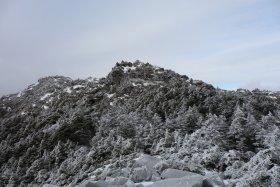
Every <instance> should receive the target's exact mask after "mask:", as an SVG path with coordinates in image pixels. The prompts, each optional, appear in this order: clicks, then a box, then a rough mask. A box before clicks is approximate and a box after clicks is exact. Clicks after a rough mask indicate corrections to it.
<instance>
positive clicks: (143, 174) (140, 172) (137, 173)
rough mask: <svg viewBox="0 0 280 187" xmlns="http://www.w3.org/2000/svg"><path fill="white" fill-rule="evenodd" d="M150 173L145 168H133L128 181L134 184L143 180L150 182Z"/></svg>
mask: <svg viewBox="0 0 280 187" xmlns="http://www.w3.org/2000/svg"><path fill="white" fill-rule="evenodd" d="M150 178H151V172H150V171H148V169H147V168H146V166H144V167H138V168H134V170H133V172H132V174H131V175H130V179H131V180H132V181H134V182H142V181H145V180H150Z"/></svg>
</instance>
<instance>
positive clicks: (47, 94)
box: [40, 93, 53, 101]
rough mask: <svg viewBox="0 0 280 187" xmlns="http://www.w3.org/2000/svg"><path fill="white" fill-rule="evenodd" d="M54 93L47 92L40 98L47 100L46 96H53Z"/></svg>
mask: <svg viewBox="0 0 280 187" xmlns="http://www.w3.org/2000/svg"><path fill="white" fill-rule="evenodd" d="M52 94H53V93H46V94H45V95H43V96H42V97H41V98H40V101H43V100H45V99H46V98H48V97H49V96H51V95H52Z"/></svg>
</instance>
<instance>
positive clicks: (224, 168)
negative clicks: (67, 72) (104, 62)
mask: <svg viewBox="0 0 280 187" xmlns="http://www.w3.org/2000/svg"><path fill="white" fill-rule="evenodd" d="M89 80H90V79H86V80H71V79H69V78H66V77H61V76H55V77H46V78H42V79H39V81H38V84H35V85H33V86H32V89H26V90H24V91H22V92H20V93H18V94H13V95H8V96H4V97H2V98H1V99H0V130H1V133H0V141H1V142H0V148H1V151H0V167H1V169H0V172H1V173H0V186H7V185H9V186H40V185H43V184H45V186H47V185H46V184H49V185H57V186H75V185H80V186H86V185H87V184H89V183H91V184H92V185H93V184H95V186H98V185H99V186H102V185H103V186H104V185H105V186H106V185H107V186H109V185H111V186H112V185H119V186H130V187H132V186H154V187H158V186H160V187H161V186H175V185H177V186H180V185H181V186H193V185H200V186H203V187H204V186H211V185H212V186H238V187H241V186H271V187H277V186H280V166H279V163H280V130H279V127H280V96H279V93H277V92H269V91H260V90H257V89H256V90H253V91H249V90H242V89H240V90H237V91H225V90H221V89H216V88H214V87H213V86H212V85H209V84H206V83H204V82H202V81H195V80H192V79H190V78H188V77H187V76H182V75H179V74H176V73H175V72H173V71H170V70H165V69H163V68H158V67H154V66H152V65H150V64H144V63H142V62H139V61H137V62H135V63H130V62H122V63H117V65H116V66H115V67H114V68H113V69H112V71H111V72H110V73H109V74H108V76H107V77H106V78H101V79H94V81H89ZM179 184H180V185H179Z"/></svg>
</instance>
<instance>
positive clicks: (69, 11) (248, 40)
mask: <svg viewBox="0 0 280 187" xmlns="http://www.w3.org/2000/svg"><path fill="white" fill-rule="evenodd" d="M137 59H139V60H140V61H143V62H149V63H151V64H154V65H157V66H161V67H164V68H167V69H172V70H174V71H176V72H178V73H180V74H185V75H188V76H189V77H192V78H194V79H201V80H203V81H205V82H208V83H211V84H213V85H214V86H215V87H217V86H218V87H220V88H225V89H236V88H239V87H244V88H249V89H252V88H254V87H259V88H261V89H272V90H280V1H279V0H182V1H180V0H174V1H173V0H172V1H171V0H166V1H164V0H142V1H131V0H118V1H116V0H88V1H87V0H83V1H77V0H59V1H58V0H47V1H38V0H26V1H21V0H0V95H3V94H9V93H15V92H17V91H20V90H22V89H24V88H26V87H27V86H28V85H29V84H32V83H35V82H36V81H37V80H38V78H40V77H44V76H49V75H64V76H68V77H71V78H73V79H76V78H86V77H89V76H92V77H104V76H106V75H107V74H108V72H109V71H110V70H111V68H112V67H113V66H114V64H115V63H116V62H117V61H121V60H127V61H135V60H137Z"/></svg>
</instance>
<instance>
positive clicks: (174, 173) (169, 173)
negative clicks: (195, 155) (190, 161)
mask: <svg viewBox="0 0 280 187" xmlns="http://www.w3.org/2000/svg"><path fill="white" fill-rule="evenodd" d="M193 175H199V174H197V173H193V172H189V171H183V170H177V169H166V170H164V171H163V172H162V174H161V177H162V178H163V179H169V178H182V177H186V176H193ZM199 176H201V175H199Z"/></svg>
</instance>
